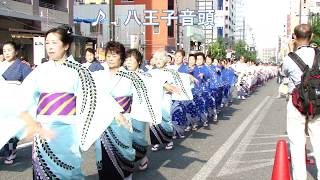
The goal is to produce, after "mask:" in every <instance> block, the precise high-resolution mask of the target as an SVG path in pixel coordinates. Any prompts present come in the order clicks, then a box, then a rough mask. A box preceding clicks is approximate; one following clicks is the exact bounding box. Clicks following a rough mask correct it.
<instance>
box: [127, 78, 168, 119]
mask: <svg viewBox="0 0 320 180" xmlns="http://www.w3.org/2000/svg"><path fill="white" fill-rule="evenodd" d="M134 74H135V76H136V78H137V80H138V81H133V82H132V83H133V86H132V87H134V88H133V89H132V90H133V100H132V108H131V112H130V117H131V118H133V119H135V120H137V121H142V122H149V123H150V124H152V125H155V124H160V123H161V121H162V113H161V106H160V104H161V102H162V97H163V85H164V83H165V80H160V81H159V80H158V79H157V78H156V77H155V76H153V75H152V76H145V75H143V74H141V73H134Z"/></svg>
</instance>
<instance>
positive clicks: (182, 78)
mask: <svg viewBox="0 0 320 180" xmlns="http://www.w3.org/2000/svg"><path fill="white" fill-rule="evenodd" d="M174 79H175V82H176V85H178V87H179V88H180V90H181V92H180V93H179V94H177V93H173V94H172V100H179V101H183V100H192V99H193V95H192V91H191V89H192V86H191V85H192V82H191V79H190V75H188V74H184V73H177V74H176V76H175V77H174Z"/></svg>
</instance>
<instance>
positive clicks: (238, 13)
mask: <svg viewBox="0 0 320 180" xmlns="http://www.w3.org/2000/svg"><path fill="white" fill-rule="evenodd" d="M234 1H235V26H234V38H235V41H237V40H245V39H246V35H245V33H246V22H245V14H244V13H245V8H244V5H245V4H244V1H243V0H234Z"/></svg>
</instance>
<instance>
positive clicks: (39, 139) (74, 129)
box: [15, 26, 121, 180]
mask: <svg viewBox="0 0 320 180" xmlns="http://www.w3.org/2000/svg"><path fill="white" fill-rule="evenodd" d="M71 34H72V29H71V28H70V27H64V26H63V27H58V28H53V29H50V30H49V31H48V32H47V33H46V34H45V42H46V52H47V54H48V57H49V61H48V62H45V63H43V64H41V65H39V66H38V67H37V68H36V69H34V70H33V71H32V72H31V73H30V74H29V76H28V77H27V78H26V79H25V80H24V82H23V84H22V85H21V96H22V97H21V100H20V102H19V104H18V105H17V107H15V108H16V109H19V112H21V113H20V117H21V118H22V119H23V120H24V122H25V124H26V132H27V133H28V134H29V135H28V136H29V137H30V136H32V137H33V148H32V163H33V166H32V167H33V179H48V180H49V179H67V180H68V179H84V177H83V174H82V171H81V162H82V158H81V152H82V150H88V149H89V148H90V146H91V145H92V144H93V143H94V142H95V141H96V139H98V138H99V136H100V135H101V133H102V132H103V131H104V129H106V128H107V126H108V125H109V124H110V123H111V121H112V120H113V118H114V117H115V116H117V119H121V116H119V114H120V111H121V108H120V106H119V105H118V104H117V103H116V102H115V101H114V99H113V98H112V97H111V96H110V95H109V94H108V92H107V91H104V89H106V87H105V86H106V85H105V83H103V82H102V81H99V79H101V76H102V77H103V76H104V74H96V75H93V74H91V73H90V72H89V70H88V69H86V68H85V67H83V66H82V65H81V64H80V63H78V62H76V61H75V60H74V59H73V57H72V56H69V57H68V51H69V48H70V45H71V43H72V35H71ZM99 77H100V78H99ZM118 116H119V117H118Z"/></svg>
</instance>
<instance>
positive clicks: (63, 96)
mask: <svg viewBox="0 0 320 180" xmlns="http://www.w3.org/2000/svg"><path fill="white" fill-rule="evenodd" d="M37 115H65V116H67V115H76V96H74V94H70V93H41V95H40V98H39V103H38V109H37Z"/></svg>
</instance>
